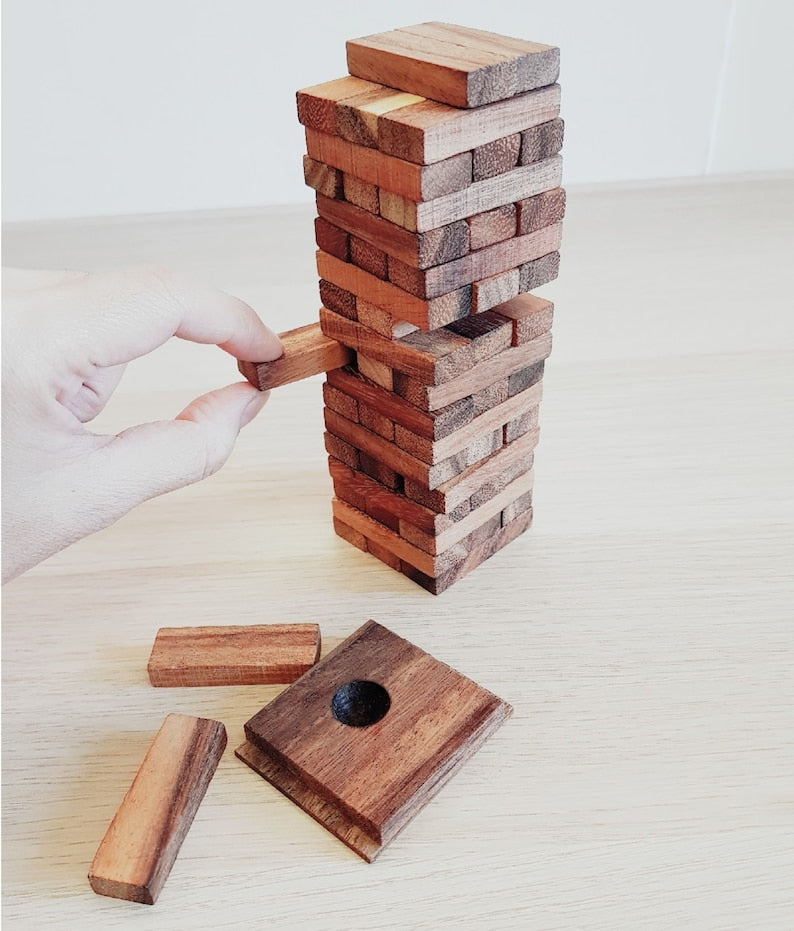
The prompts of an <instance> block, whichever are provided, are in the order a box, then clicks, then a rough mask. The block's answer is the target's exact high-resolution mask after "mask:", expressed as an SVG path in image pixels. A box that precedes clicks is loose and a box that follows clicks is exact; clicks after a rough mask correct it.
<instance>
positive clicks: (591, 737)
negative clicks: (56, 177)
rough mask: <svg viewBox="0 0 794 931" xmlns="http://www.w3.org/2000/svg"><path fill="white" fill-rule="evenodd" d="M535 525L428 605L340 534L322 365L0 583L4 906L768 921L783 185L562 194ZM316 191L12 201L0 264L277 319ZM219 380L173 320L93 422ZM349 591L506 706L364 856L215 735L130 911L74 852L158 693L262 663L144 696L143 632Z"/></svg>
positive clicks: (789, 767)
mask: <svg viewBox="0 0 794 931" xmlns="http://www.w3.org/2000/svg"><path fill="white" fill-rule="evenodd" d="M569 201H570V204H569V214H568V216H567V217H566V221H565V230H564V235H563V265H562V270H561V277H560V279H559V281H558V282H556V283H555V284H553V285H551V286H548V287H546V288H544V289H542V294H543V295H544V296H546V297H550V298H552V299H553V300H554V301H555V302H556V316H555V323H554V334H555V345H554V351H553V353H552V356H551V359H550V360H549V362H548V364H547V371H546V378H545V385H544V387H545V390H544V400H543V403H542V405H541V438H540V445H539V447H538V450H537V455H536V493H535V502H534V503H535V514H536V517H535V525H534V527H533V528H532V529H531V530H530V531H529V532H528V533H526V534H525V535H524V536H523V537H521V538H520V539H519V540H517V541H516V542H515V543H513V544H512V545H511V546H509V547H508V548H507V549H506V550H504V551H503V552H501V553H499V554H497V555H496V556H495V557H494V558H493V559H492V560H490V561H489V562H488V563H486V564H485V565H483V566H482V567H481V568H480V569H478V570H477V571H476V572H474V573H473V574H472V575H470V576H468V577H467V578H465V579H464V580H462V581H461V582H459V583H458V584H457V585H455V586H454V587H453V588H452V589H450V590H449V591H448V592H446V593H444V594H443V595H441V596H439V597H438V598H434V597H433V596H432V595H429V594H427V593H426V592H425V591H424V590H422V589H420V588H418V587H416V586H414V585H413V584H412V583H411V582H409V581H408V580H407V579H406V578H404V577H402V576H400V575H398V574H396V573H394V572H392V571H391V570H389V569H387V568H386V567H385V566H383V565H382V564H381V563H379V562H378V561H376V560H374V559H372V558H371V557H368V556H366V555H364V554H362V553H360V552H359V551H357V550H355V549H353V548H352V547H350V546H349V545H347V544H345V543H344V542H343V541H342V540H340V539H338V538H337V537H336V536H335V535H334V533H333V530H332V526H331V504H330V499H331V487H330V480H329V478H328V474H327V468H326V461H325V454H324V450H323V440H322V432H323V426H322V394H321V382H322V379H321V377H319V376H318V377H315V378H312V379H310V380H308V381H304V382H300V383H296V384H293V385H288V386H286V387H283V388H279V389H277V390H276V391H274V392H273V395H272V397H271V399H270V401H269V403H268V405H267V406H266V408H265V410H264V411H263V413H262V414H261V415H260V416H259V418H258V419H257V420H256V421H255V422H254V423H253V424H251V425H250V426H249V427H247V428H246V429H245V431H244V432H243V434H242V436H241V438H240V441H239V444H238V446H237V449H236V451H235V453H234V455H233V457H232V459H231V460H230V462H229V463H228V465H227V466H226V468H225V469H224V470H222V471H221V472H220V473H219V474H218V475H216V476H214V477H213V478H211V479H210V480H208V481H207V482H205V483H203V484H201V485H197V486H194V487H192V488H189V489H186V490H184V491H181V492H178V493H176V494H172V495H170V496H167V497H163V498H160V499H158V500H155V501H152V502H149V503H148V504H146V505H144V506H143V507H140V508H139V509H138V510H137V511H135V512H134V513H133V514H130V515H129V516H128V517H126V518H125V519H123V520H122V521H120V522H119V523H118V524H116V525H115V526H114V527H112V528H110V529H109V530H107V531H104V532H103V533H101V534H98V535H96V536H94V537H92V538H90V539H87V540H85V541H83V542H81V543H79V544H77V545H75V546H73V547H72V548H71V549H69V550H68V551H66V552H64V553H62V554H60V555H58V556H57V557H54V558H53V559H51V560H50V561H49V562H47V563H45V564H44V565H42V566H40V567H38V568H36V569H35V570H33V571H31V572H29V573H28V574H27V575H25V576H23V577H21V578H20V579H18V580H16V581H15V582H12V583H11V584H9V585H8V586H6V588H5V590H4V618H3V620H4V624H3V673H4V676H3V678H4V685H3V689H4V692H3V700H4V715H3V751H4V752H3V768H4V792H3V809H4V822H3V845H4V863H3V880H4V919H5V921H6V922H7V927H9V928H20V929H28V928H31V929H34V928H35V929H38V928H59V929H60V928H70V929H71V928H74V929H80V931H83V929H86V928H103V929H130V928H157V929H169V931H171V929H194V931H195V929H217V928H247V927H251V926H254V925H257V926H262V927H267V928H278V929H306V928H308V929H336V928H361V929H379V928H405V929H415V928H453V927H454V928H458V929H513V928H516V929H525V928H531V929H535V928H537V929H567V928H577V929H578V928H588V929H590V928H603V929H614V928H630V929H635V928H675V929H679V928H684V927H686V928H704V929H714V928H753V929H759V928H763V929H778V928H779V929H789V928H791V927H792V925H793V924H794V668H793V666H794V649H793V645H794V633H793V632H792V618H793V617H794V598H792V595H793V594H794V584H793V578H792V577H793V576H794V547H793V546H792V538H793V537H792V527H793V525H794V503H793V498H794V496H793V495H792V473H793V471H794V469H793V466H794V440H792V424H793V423H794V351H793V350H794V323H793V322H792V321H794V314H792V295H793V294H794V273H793V270H794V262H792V256H794V179H792V178H780V177H776V178H773V177H769V178H751V179H744V180H742V179H738V180H731V181H726V182H723V183H708V184H703V183H699V182H694V181H693V182H681V183H679V184H669V185H659V186H656V187H641V186H624V187H618V188H615V187H610V188H603V187H602V188H598V189H587V190H572V191H571V192H570V196H569ZM311 217H312V211H311V210H310V209H309V208H295V209H294V210H265V209H263V210H251V211H246V212H234V213H222V214H200V215H198V214H194V215H179V216H165V217H141V218H125V219H114V220H101V221H100V220H97V221H80V222H77V221H74V222H53V223H45V224H36V225H25V226H15V227H12V228H11V229H9V230H7V233H6V237H5V243H4V245H5V256H4V260H5V262H6V264H19V265H29V266H53V267H57V266H69V267H77V268H89V269H100V268H106V267H110V266H115V265H120V264H128V263H135V262H158V263H162V264H166V265H170V266H173V267H176V268H177V269H180V270H182V271H184V272H187V273H190V274H193V275H195V276H198V277H200V278H202V279H205V280H208V281H211V282H213V283H214V284H216V285H218V286H220V287H223V288H225V289H227V290H229V291H232V292H234V293H236V294H238V295H239V296H241V297H243V298H245V299H246V300H248V301H249V302H251V303H252V304H253V305H254V306H255V307H256V309H257V310H258V311H259V312H260V313H261V315H262V316H263V318H265V319H266V320H267V321H268V322H269V323H270V324H271V325H272V326H273V328H274V329H276V330H286V329H289V328H291V327H294V326H298V325H299V324H301V323H308V322H311V321H312V320H314V319H316V315H317V310H318V299H317V296H316V295H317V291H316V274H315V270H314V246H313V228H312V222H311ZM237 379H238V376H237V373H236V370H235V365H234V362H233V360H231V359H229V358H227V357H225V356H224V354H223V353H221V352H220V351H219V350H216V349H213V348H208V347H197V346H191V345H188V344H180V343H176V342H174V343H173V344H171V345H169V346H167V347H165V348H164V349H162V350H159V351H158V352H156V353H155V354H154V355H153V356H152V357H150V358H148V359H145V360H141V361H140V362H139V363H136V364H134V365H132V366H131V367H130V370H129V371H128V373H127V375H126V376H125V380H124V381H123V382H122V385H121V387H120V388H119V390H118V392H117V396H116V397H115V399H114V401H113V402H112V403H111V405H110V406H109V408H108V410H107V411H106V412H105V413H104V414H103V415H102V418H101V422H99V423H98V426H97V428H98V429H102V430H117V429H119V428H121V427H123V426H126V425H128V424H130V423H132V422H137V421H140V420H144V419H154V418H159V417H163V416H173V415H174V414H175V413H177V412H178V411H179V410H180V409H181V407H182V406H184V404H185V403H186V401H187V400H189V399H190V398H191V397H193V396H194V395H196V394H197V393H199V392H201V391H204V390H206V389H209V388H211V387H214V386H216V385H218V384H221V383H225V382H231V381H235V380H237ZM368 618H374V619H376V620H378V621H379V622H381V623H383V624H385V625H386V626H388V627H390V628H392V629H393V630H394V631H395V632H397V633H399V634H400V635H401V636H403V637H406V638H407V639H409V640H411V641H413V642H414V643H416V644H417V645H418V646H420V647H421V648H422V649H424V650H426V651H427V652H429V653H431V654H432V655H434V656H436V657H437V658H439V659H441V660H443V661H445V662H447V663H449V664H450V665H452V666H454V667H455V668H457V669H459V670H460V671H461V672H463V673H465V674H466V675H467V676H469V677H471V678H473V679H474V680H475V681H477V682H478V683H480V684H481V685H483V686H485V687H486V688H488V689H490V690H492V691H494V692H495V693H496V694H498V695H499V696H500V697H502V698H504V699H505V700H506V701H508V702H509V703H510V704H511V705H513V707H514V709H515V711H514V714H513V716H512V717H511V718H510V720H509V721H507V723H506V724H505V725H504V726H503V727H502V728H501V729H500V730H499V731H498V732H497V733H496V734H495V735H494V737H493V738H492V739H491V740H490V741H489V742H488V743H487V744H486V745H485V746H484V747H483V748H482V749H481V750H480V751H479V752H478V753H477V754H476V756H474V757H473V758H472V759H471V760H470V761H469V762H468V763H467V764H466V766H465V767H464V768H463V769H462V770H461V772H460V773H459V774H457V775H456V776H455V778H454V779H453V780H452V781H451V782H450V783H449V784H448V785H447V786H446V787H445V788H444V789H443V790H442V792H441V793H440V794H439V795H438V797H437V798H436V799H435V800H434V801H433V802H432V803H431V804H430V805H429V806H428V807H427V808H426V809H425V810H424V811H422V812H421V813H420V815H419V816H418V817H417V818H416V820H415V821H413V822H412V823H411V824H410V825H409V826H408V827H407V828H406V830H405V831H404V833H403V834H401V835H400V836H399V837H398V838H397V839H396V840H395V841H394V843H393V844H392V845H391V846H390V847H389V848H388V849H387V850H386V851H384V853H383V854H382V856H381V857H380V858H379V860H378V861H377V862H376V863H374V864H372V865H367V864H365V863H363V862H362V861H361V860H360V859H359V858H358V857H357V856H355V855H354V854H353V853H351V852H350V851H349V850H347V848H345V847H344V846H343V845H342V844H340V843H339V841H337V840H336V839H334V838H333V837H332V836H331V835H330V834H328V833H327V832H326V831H324V830H323V829H322V828H321V827H319V826H318V825H317V824H315V822H314V821H312V820H311V819H310V818H309V817H308V816H306V815H305V814H303V813H302V812H301V811H299V810H298V809H297V808H296V807H295V806H294V805H292V804H291V803H290V802H288V801H287V800H286V799H284V798H283V797H282V796H280V795H279V794H278V793H277V792H276V791H275V790H273V789H271V788H270V787H269V786H268V785H266V784H265V783H264V782H263V781H261V780H260V779H259V778H258V777H257V776H256V775H255V774H254V773H252V772H251V771H250V770H249V769H248V768H247V767H246V766H244V765H243V764H242V763H241V762H240V761H239V760H237V759H235V758H234V755H233V753H232V751H231V749H227V751H226V753H225V755H224V757H223V759H222V760H221V763H220V766H219V769H218V772H217V774H216V776H215V778H214V779H213V781H212V783H211V784H210V787H209V790H208V792H207V795H206V798H205V799H204V802H203V803H202V805H201V808H200V809H199V811H198V814H197V816H196V819H195V822H194V824H193V826H192V828H191V830H190V832H189V834H188V836H187V838H186V840H185V843H184V845H183V847H182V851H181V853H180V856H179V858H178V859H177V862H176V864H175V866H174V869H173V871H172V873H171V876H170V878H169V880H168V882H167V884H166V886H165V888H164V890H163V892H162V894H161V896H160V899H159V901H158V903H157V905H155V906H154V907H153V908H147V907H146V906H137V905H133V904H130V903H124V902H118V901H114V900H110V899H106V898H101V897H98V896H95V895H94V894H93V893H92V892H91V890H90V889H89V886H88V882H87V879H86V874H87V871H88V866H89V864H90V862H91V858H92V857H93V855H94V852H95V850H96V848H97V845H98V844H99V841H100V840H101V838H102V836H103V834H104V832H105V829H106V828H107V825H108V823H109V821H110V819H111V817H112V815H113V813H114V811H115V810H116V808H117V806H118V804H119V802H120V801H121V798H122V797H123V795H124V792H125V791H126V789H127V787H128V786H129V784H130V781H131V779H132V777H133V776H134V774H135V772H136V770H137V768H138V766H139V764H140V762H141V760H142V758H143V755H144V753H145V751H146V748H147V747H148V745H149V743H150V742H151V739H152V737H153V735H154V733H155V732H156V730H157V728H158V727H159V725H160V723H161V721H162V719H163V717H164V715H165V714H166V713H168V712H181V713H185V714H191V715H198V716H203V717H209V718H214V719H217V720H220V721H222V722H224V723H225V724H226V726H227V728H228V731H229V748H233V747H234V746H236V745H237V744H238V743H239V742H240V741H241V739H242V735H243V723H244V722H245V721H246V720H247V719H248V718H249V717H251V715H252V714H254V713H255V712H256V711H257V710H258V709H259V708H260V707H261V706H262V705H263V704H264V703H265V702H267V701H268V700H270V699H272V698H273V697H274V696H275V695H276V694H278V691H279V687H277V686H242V687H228V688H207V689H173V690H172V689H153V688H152V687H151V686H150V685H149V683H148V680H147V676H146V660H147V657H148V655H149V651H150V649H151V645H152V642H153V639H154V635H155V632H156V631H157V629H158V628H159V627H163V626H178V625H181V624H185V625H200V624H248V623H252V624H253V623H293V622H298V621H312V622H317V623H319V624H320V625H321V627H322V631H323V636H324V641H325V647H324V649H325V650H326V651H327V649H328V648H329V647H331V646H333V645H335V644H336V643H338V642H339V641H340V640H341V639H342V638H344V637H345V636H347V635H348V634H350V633H351V632H352V631H353V630H355V629H356V628H357V627H358V626H359V625H361V624H362V623H363V622H364V621H365V620H367V619H368Z"/></svg>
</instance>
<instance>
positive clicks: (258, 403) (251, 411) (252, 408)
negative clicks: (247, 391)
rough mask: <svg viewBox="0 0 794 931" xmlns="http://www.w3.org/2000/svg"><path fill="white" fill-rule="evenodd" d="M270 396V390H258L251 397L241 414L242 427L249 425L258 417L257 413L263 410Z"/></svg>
mask: <svg viewBox="0 0 794 931" xmlns="http://www.w3.org/2000/svg"><path fill="white" fill-rule="evenodd" d="M269 397H270V392H269V391H257V392H256V394H255V395H254V396H253V397H252V398H251V400H250V401H249V402H248V403H247V404H246V405H245V407H244V408H243V412H242V414H240V429H241V430H242V429H243V427H246V426H248V424H249V423H251V421H252V420H253V419H254V417H256V415H257V414H258V413H259V412H260V411H261V410H262V408H263V407H264V406H265V404H266V403H267V399H268V398H269Z"/></svg>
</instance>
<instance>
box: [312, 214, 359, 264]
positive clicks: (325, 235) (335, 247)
mask: <svg viewBox="0 0 794 931" xmlns="http://www.w3.org/2000/svg"><path fill="white" fill-rule="evenodd" d="M314 238H315V241H316V243H317V245H318V246H319V247H320V248H321V249H322V250H323V251H324V252H328V253H329V254H330V255H333V256H336V258H338V259H341V261H343V262H349V261H350V235H349V233H347V232H346V231H345V230H343V229H340V228H339V227H338V226H334V224H333V223H329V222H328V221H327V220H324V219H323V218H322V217H315V218H314Z"/></svg>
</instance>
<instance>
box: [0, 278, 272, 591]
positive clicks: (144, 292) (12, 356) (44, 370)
mask: <svg viewBox="0 0 794 931" xmlns="http://www.w3.org/2000/svg"><path fill="white" fill-rule="evenodd" d="M3 292H4V294H3V298H4V299H3V581H4V582H5V581H7V580H8V579H11V578H14V577H15V576H16V575H19V574H20V573H21V572H24V571H25V570H26V569H29V568H30V567H31V566H34V565H35V564H36V563H38V562H41V560H43V559H46V558H47V557H48V556H51V555H52V554H53V553H56V552H58V551H59V550H61V549H63V548H64V547H66V546H68V545H69V544H70V543H73V542H75V541H76V540H79V539H80V538H81V537H84V536H87V535H88V534H90V533H93V532H94V531H97V530H100V529H102V528H103V527H107V526H109V525H110V524H112V523H114V522H115V521H116V520H118V519H119V518H120V517H122V516H123V515H124V514H126V513H127V511H129V510H130V509H131V508H133V507H134V506H135V505H137V504H140V503H141V502H143V501H145V500H147V499H148V498H153V497H155V496H156V495H160V494H163V493H164V492H167V491H172V490H174V489H176V488H181V487H182V486H184V485H188V484H190V483H192V482H195V481H198V480H199V479H202V478H206V477H207V476H208V475H211V474H212V473H213V472H215V471H216V470H217V469H219V468H220V467H221V466H222V465H223V463H224V462H225V461H226V459H227V458H228V457H229V454H230V453H231V451H232V448H233V446H234V442H235V440H236V438H237V434H238V433H239V431H240V429H241V428H242V427H244V426H245V425H246V424H247V423H249V422H250V421H251V420H252V419H253V418H254V417H255V416H256V414H257V413H258V412H259V410H260V409H261V408H262V406H263V405H264V403H265V401H266V400H267V392H259V391H257V390H256V389H255V388H254V387H252V386H251V385H250V384H248V383H247V382H239V383H237V384H233V385H228V386H227V387H225V388H220V389H218V390H217V391H211V392H209V393H208V394H205V395H203V396H202V397H200V398H196V400H194V401H193V402H191V403H190V404H189V405H188V406H187V407H186V408H185V409H184V410H183V411H182V413H181V414H179V415H178V416H177V417H176V418H175V419H174V420H164V421H158V422H156V423H147V424H141V425H139V426H134V427H131V428H130V429H128V430H124V431H123V432H122V433H120V434H118V436H101V435H97V434H94V433H91V432H90V431H89V430H87V429H86V428H85V426H84V424H85V423H87V422H89V421H90V420H92V419H93V418H94V417H96V415H97V414H98V413H99V412H100V411H101V410H102V409H103V408H104V406H105V404H106V403H107V401H108V399H109V398H110V396H111V394H112V393H113V391H114V389H115V388H116V386H117V385H118V383H119V380H120V378H121V376H122V374H123V372H124V367H125V365H126V364H127V363H128V362H131V361H132V360H133V359H137V358H139V357H140V356H143V355H145V354H146V353H148V352H151V351H152V350H153V349H155V348H157V347H158V346H160V345H162V344H163V343H164V342H166V341H167V340H168V339H169V338H170V337H172V336H178V337H180V338H182V339H187V340H191V341H192V342H196V343H210V344H211V343H214V344H216V345H218V346H220V347H221V349H224V350H226V352H228V353H230V354H231V355H232V356H234V357H235V358H238V359H247V360H257V361H262V362H266V361H271V360H273V359H277V358H278V357H279V356H280V355H281V351H282V350H281V343H280V341H279V339H278V337H277V336H276V335H275V334H274V333H272V332H271V331H270V330H269V329H268V328H267V327H266V326H265V325H264V324H263V323H262V321H261V320H260V319H259V317H258V316H257V315H256V313H255V312H254V311H253V310H252V309H251V308H250V307H249V306H248V305H247V304H245V303H243V302H242V301H240V300H238V299H237V298H234V297H231V296H230V295H228V294H224V293H223V292H221V291H215V290H213V289H211V288H206V287H202V286H200V285H195V284H192V283H189V282H186V281H183V280H181V279H178V278H177V277H176V276H174V275H172V274H171V273H169V272H166V271H162V270H159V269H145V268H144V269H129V270H122V271H118V272H112V273H103V274H83V273H80V272H49V271H46V272H45V271H23V270H13V269H9V270H7V271H6V272H5V273H4V281H3Z"/></svg>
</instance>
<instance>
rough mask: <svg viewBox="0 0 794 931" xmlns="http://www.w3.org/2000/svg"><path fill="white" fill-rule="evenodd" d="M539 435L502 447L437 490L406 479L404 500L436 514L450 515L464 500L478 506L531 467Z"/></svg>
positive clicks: (529, 436)
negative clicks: (406, 498) (408, 500)
mask: <svg viewBox="0 0 794 931" xmlns="http://www.w3.org/2000/svg"><path fill="white" fill-rule="evenodd" d="M538 437H539V432H538V431H537V430H534V431H530V432H529V433H526V434H525V435H524V436H522V437H520V438H519V439H518V440H516V441H515V442H514V443H511V444H510V445H509V446H502V447H501V448H500V449H498V450H497V451H496V452H495V453H494V454H492V455H491V456H490V457H489V458H488V459H487V460H485V461H484V462H480V463H477V464H476V465H474V466H470V467H469V468H467V469H465V470H464V471H463V472H461V473H460V474H459V475H457V476H455V477H454V478H452V479H450V480H448V481H447V482H442V483H441V485H439V486H438V487H437V488H428V487H427V486H426V485H423V484H421V482H417V481H414V480H413V479H412V478H406V480H405V483H404V486H403V487H404V492H405V495H406V497H408V498H411V499H412V500H413V501H416V502H418V503H419V504H423V505H424V506H425V507H427V508H430V509H431V510H433V511H436V512H438V513H439V514H450V513H452V512H453V511H455V510H456V509H457V508H459V507H460V506H461V504H463V503H464V502H465V501H469V500H471V501H472V504H473V505H474V502H475V499H476V501H477V503H476V505H474V506H479V505H480V504H482V503H483V502H484V501H486V500H488V499H489V498H492V497H493V496H494V494H498V492H499V491H500V490H501V489H502V488H504V486H505V485H506V484H507V482H508V481H512V479H513V478H515V477H516V476H517V475H520V474H521V472H525V471H527V470H528V469H530V468H531V467H532V460H533V451H534V449H535V447H536V446H537V443H538Z"/></svg>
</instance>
